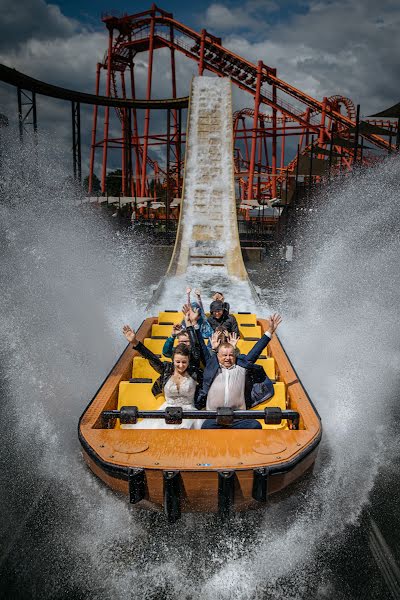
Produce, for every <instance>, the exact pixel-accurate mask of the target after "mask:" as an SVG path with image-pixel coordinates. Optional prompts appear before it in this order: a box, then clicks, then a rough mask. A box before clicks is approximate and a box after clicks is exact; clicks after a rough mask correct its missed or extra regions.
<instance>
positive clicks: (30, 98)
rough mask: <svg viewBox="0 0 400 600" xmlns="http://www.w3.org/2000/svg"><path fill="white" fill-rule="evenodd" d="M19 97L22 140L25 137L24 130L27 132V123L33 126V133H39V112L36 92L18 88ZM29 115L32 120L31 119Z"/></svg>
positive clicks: (19, 120)
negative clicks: (37, 110)
mask: <svg viewBox="0 0 400 600" xmlns="http://www.w3.org/2000/svg"><path fill="white" fill-rule="evenodd" d="M17 98H18V124H19V137H20V140H21V142H22V141H23V139H24V132H25V133H27V132H28V130H27V129H26V126H27V125H30V126H32V128H33V133H34V134H36V133H37V112H36V93H35V92H34V91H32V92H29V91H27V90H23V89H21V88H20V87H18V88H17ZM29 117H30V118H31V120H29Z"/></svg>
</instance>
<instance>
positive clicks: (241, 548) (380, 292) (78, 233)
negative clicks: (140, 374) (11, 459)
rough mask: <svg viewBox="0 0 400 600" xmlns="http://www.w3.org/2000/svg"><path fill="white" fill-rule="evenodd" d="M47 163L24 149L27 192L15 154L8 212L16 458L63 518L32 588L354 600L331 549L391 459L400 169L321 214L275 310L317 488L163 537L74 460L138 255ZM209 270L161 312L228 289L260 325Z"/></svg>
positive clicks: (14, 152) (134, 309) (0, 210)
mask: <svg viewBox="0 0 400 600" xmlns="http://www.w3.org/2000/svg"><path fill="white" fill-rule="evenodd" d="M38 152H39V153H40V160H39V164H40V165H41V167H40V169H37V170H36V171H35V172H34V171H33V169H34V164H35V159H34V153H33V152H32V149H27V148H26V149H25V151H24V152H23V156H22V159H23V161H24V164H25V167H26V166H28V167H29V168H25V176H24V177H23V178H20V177H19V168H18V167H19V164H20V163H19V161H20V158H19V153H20V151H19V149H18V147H15V146H14V145H13V144H12V143H11V141H10V143H9V146H8V151H7V153H6V154H5V155H4V154H3V157H2V161H3V162H2V170H3V174H4V178H3V184H2V190H1V191H2V204H1V206H0V227H1V229H2V234H3V235H2V250H3V260H2V262H1V265H0V269H1V275H2V282H3V285H2V291H1V296H2V297H1V302H2V307H3V310H2V314H1V321H0V323H1V329H2V336H1V350H0V351H1V355H2V357H3V358H4V363H3V364H4V367H3V379H2V381H3V384H4V386H5V388H6V391H7V396H8V398H9V400H8V405H7V406H8V407H9V408H10V410H12V414H13V415H15V418H14V419H13V420H12V423H11V424H10V426H11V427H13V428H14V435H13V437H12V439H11V442H10V443H11V446H10V449H9V450H10V452H11V453H15V452H17V451H18V452H19V450H20V449H21V448H23V449H24V450H25V451H26V452H29V453H30V455H31V458H32V457H33V458H32V463H31V466H32V468H35V469H36V470H37V471H36V473H37V477H38V479H39V481H40V486H39V488H40V489H39V488H38V489H37V494H44V495H45V496H46V497H47V498H51V499H52V502H53V503H55V506H56V510H54V511H52V512H51V513H50V511H49V512H48V515H47V517H48V521H45V522H46V523H47V525H46V527H44V526H43V527H42V531H41V535H42V542H40V543H39V542H36V545H35V544H34V543H32V548H30V549H29V548H28V546H29V531H31V529H32V527H33V526H32V525H31V526H30V528H29V529H27V528H25V529H24V532H23V536H22V537H23V538H24V544H25V546H24V545H22V554H21V556H19V555H18V554H17V555H16V559H15V560H19V561H21V560H22V561H24V560H25V561H28V559H29V561H31V562H30V563H29V564H30V565H31V566H29V564H28V562H27V563H26V571H27V572H28V574H29V575H27V574H26V573H25V577H28V576H29V577H31V578H32V582H34V581H35V585H36V584H37V580H38V579H39V582H40V583H39V585H40V593H41V597H43V598H46V597H54V596H55V595H57V592H58V595H59V596H60V590H61V591H62V592H65V591H71V590H72V592H74V591H75V592H76V593H78V592H80V593H83V595H84V596H85V597H87V598H102V599H105V598H110V599H111V598H124V599H125V598H127V599H128V598H147V599H156V598H162V597H164V598H171V599H175V598H186V599H192V598H193V599H195V598H196V599H197V598H199V599H200V598H202V599H211V598H215V597H221V598H232V597H235V598H239V599H245V598H249V599H250V598H282V599H284V598H285V599H286V598H306V597H322V598H323V597H336V598H339V599H340V598H345V597H346V595H345V594H346V590H345V585H344V584H343V582H342V583H341V584H340V586H338V585H336V583H335V582H334V581H332V579H331V577H330V571H329V566H328V565H327V564H326V563H325V562H324V552H325V551H326V548H327V547H329V548H333V546H334V545H335V544H340V543H341V541H342V536H343V535H344V534H345V533H346V529H347V528H348V526H349V525H350V524H354V523H356V522H357V519H358V518H359V515H360V513H361V511H362V509H363V507H364V506H365V505H366V503H367V502H368V497H369V494H370V492H371V490H372V489H373V485H374V479H375V477H376V474H377V472H378V470H379V467H380V465H381V464H382V463H383V461H384V460H386V459H387V457H388V454H389V453H390V452H392V451H393V450H394V449H393V447H392V446H391V445H390V444H388V442H387V437H386V435H385V431H386V430H387V427H389V426H390V416H391V408H392V407H391V402H392V398H393V392H394V389H395V386H396V385H397V382H398V378H399V368H398V364H399V350H398V348H399V337H400V336H399V314H398V309H397V306H398V302H399V289H400V286H399V283H400V282H399V269H398V262H399V230H398V225H397V223H398V206H399V203H398V195H399V192H398V189H399V188H398V180H399V176H398V172H399V164H398V160H397V159H393V160H390V161H388V162H387V163H386V165H385V167H384V168H381V169H380V170H376V171H370V172H368V173H366V174H364V175H362V176H360V177H359V178H356V179H354V180H352V181H351V182H348V183H346V184H344V185H343V186H339V187H338V188H337V189H333V190H332V191H331V192H330V193H329V194H327V195H326V197H325V198H323V199H322V201H321V210H320V211H318V212H317V213H316V216H315V219H314V220H313V222H312V223H310V225H309V227H308V228H307V229H306V231H305V232H304V233H303V237H302V238H301V247H302V256H301V258H300V259H299V265H300V264H301V265H302V268H301V270H300V273H301V276H299V279H298V281H297V282H296V284H295V285H293V286H291V289H290V293H289V292H288V295H287V296H286V302H285V303H281V306H279V307H273V308H280V310H281V311H282V313H283V315H284V318H285V323H284V325H283V326H282V331H281V337H282V339H283V341H284V343H285V346H286V348H287V350H288V351H289V353H290V357H291V358H292V360H293V362H294V363H295V366H296V367H297V368H298V370H299V372H300V374H301V377H302V379H303V380H304V382H305V383H306V386H307V387H308V391H309V393H310V395H311V396H312V398H313V399H314V401H315V403H316V404H317V407H318V409H319V411H320V413H321V415H322V418H323V422H324V440H323V444H322V448H321V457H320V460H319V464H318V467H317V469H316V472H315V474H314V475H313V477H311V478H309V479H308V480H307V481H305V482H303V483H302V484H300V485H298V486H297V487H296V488H295V489H294V490H292V492H291V493H290V494H288V495H286V496H284V497H283V498H281V499H280V501H279V503H275V502H274V501H271V503H270V505H269V506H268V507H267V509H266V510H265V511H264V512H262V511H261V512H257V513H254V514H244V515H237V516H235V517H234V519H233V521H232V522H231V523H230V524H229V525H228V526H222V525H221V524H219V523H218V522H217V521H215V519H214V518H213V517H212V516H209V515H184V517H183V518H182V520H181V521H180V522H179V523H178V524H176V525H174V526H170V525H167V524H166V523H165V522H164V520H163V517H162V515H158V514H154V515H153V514H151V513H146V512H142V511H140V510H138V509H136V508H134V507H130V506H128V505H127V502H126V499H125V498H120V497H119V496H117V495H115V494H113V493H112V492H111V491H110V490H108V489H107V488H105V487H104V486H103V485H102V484H100V483H99V482H98V481H97V480H96V479H95V477H94V476H93V475H92V474H91V473H89V472H88V471H87V469H86V468H85V467H84V465H83V462H82V459H81V457H80V456H79V453H78V451H77V447H78V441H77V437H76V425H77V419H78V417H79V414H80V412H81V410H82V409H83V407H84V406H85V404H86V402H87V400H88V399H89V398H90V396H91V395H92V394H93V393H94V391H95V389H96V386H97V384H98V383H100V381H101V380H102V379H103V378H104V376H105V374H106V372H107V371H108V370H109V368H110V367H111V366H112V364H113V362H114V360H115V358H116V356H117V355H118V353H119V351H120V350H121V349H122V347H123V345H124V344H123V341H122V339H121V338H120V334H119V328H120V324H121V323H122V322H124V321H125V320H129V321H130V322H132V319H134V322H133V324H135V321H136V323H138V322H139V321H140V317H141V316H142V315H143V314H144V308H143V307H144V304H145V303H146V301H147V300H148V290H147V288H146V286H145V284H144V280H143V273H142V271H143V270H146V269H148V265H147V264H146V256H145V255H144V253H143V250H142V248H141V245H140V244H135V241H134V239H135V238H134V237H132V236H126V237H125V236H121V235H120V236H117V235H116V234H115V232H113V231H112V230H111V229H109V228H108V227H107V226H105V225H104V223H103V222H102V221H101V219H97V218H96V217H95V216H94V214H93V212H90V214H88V215H85V214H84V213H82V212H79V213H77V212H76V208H73V204H74V202H75V201H76V199H77V196H76V193H75V192H74V191H73V189H72V188H71V186H70V185H69V184H65V185H63V184H62V182H63V181H64V180H65V172H64V171H63V169H62V168H61V167H60V166H59V162H60V161H59V157H58V156H57V154H56V153H54V148H52V146H51V145H50V144H49V143H45V141H44V140H43V138H42V141H41V144H40V147H39V149H38ZM54 154H55V156H53V155H54ZM33 172H34V176H32V177H30V176H29V173H33ZM322 206H323V208H322ZM299 245H300V244H299ZM141 269H142V271H141ZM203 273H204V276H203V275H201V276H200V280H199V271H198V270H197V269H196V270H195V271H193V272H190V273H188V274H187V276H185V277H184V278H183V277H182V280H178V279H175V280H170V281H169V282H168V284H167V288H166V290H165V296H164V298H163V300H162V302H163V304H164V306H162V307H163V308H172V307H173V306H176V303H177V300H178V298H179V297H180V298H182V292H183V289H184V287H185V286H186V285H187V284H190V285H192V286H193V287H197V286H199V287H202V288H203V289H204V296H205V297H207V293H208V292H209V291H211V290H212V289H213V288H215V287H216V288H217V289H218V288H222V289H223V291H224V292H225V293H226V297H227V299H228V301H230V302H231V305H232V309H233V310H238V309H249V310H253V307H254V309H257V310H258V311H265V312H267V309H266V308H264V307H257V306H254V304H252V302H253V301H252V300H251V298H252V296H251V291H250V290H249V288H246V285H245V284H241V285H239V284H238V282H237V281H230V280H228V279H227V280H224V281H222V282H221V280H218V276H217V273H216V272H215V271H213V269H212V268H210V269H209V270H208V271H204V272H203ZM132 299H133V300H132ZM166 303H167V304H168V306H165V304H166ZM135 317H136V319H135ZM27 399H29V400H27ZM18 455H19V454H18ZM60 492H62V493H60ZM3 493H4V492H3ZM30 500H31V499H30ZM27 504H28V503H27ZM30 504H31V502H29V505H30ZM24 510H25V511H26V512H27V511H28V507H25V509H24ZM23 512H24V511H22V512H21V514H20V515H19V517H20V519H22V517H23ZM42 519H45V516H42ZM4 527H5V526H4ZM10 529H12V527H9V528H8V529H7V530H6V534H7V536H8V537H11V538H12V535H11V533H10ZM18 544H20V541H18ZM18 544H14V552H17V550H16V548H17V546H18ZM33 556H34V557H35V560H36V561H38V562H37V571H34V572H33V569H34V567H32V564H36V563H33V562H32V561H33V558H32V557H33ZM10 560H11V559H10ZM66 560H68V565H69V568H68V570H65V568H64V567H65V561H66ZM29 569H32V571H31V572H30V571H29ZM40 573H42V576H41V575H40ZM316 574H318V583H314V582H315V581H316ZM35 578H36V579H35ZM27 585H28V586H29V583H28V584H27ZM32 585H33V583H32ZM72 592H71V593H72Z"/></svg>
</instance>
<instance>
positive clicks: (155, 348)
mask: <svg viewBox="0 0 400 600" xmlns="http://www.w3.org/2000/svg"><path fill="white" fill-rule="evenodd" d="M143 344H144V345H145V346H146V348H148V349H149V350H151V351H152V352H153V353H154V354H160V355H161V354H162V349H163V347H164V344H165V339H161V340H153V338H144V341H143Z"/></svg>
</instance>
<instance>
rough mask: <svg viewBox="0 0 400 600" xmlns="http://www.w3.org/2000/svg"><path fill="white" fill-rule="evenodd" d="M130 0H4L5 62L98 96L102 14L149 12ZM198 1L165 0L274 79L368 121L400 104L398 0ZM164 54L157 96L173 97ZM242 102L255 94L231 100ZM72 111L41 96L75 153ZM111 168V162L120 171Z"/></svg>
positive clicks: (45, 113)
mask: <svg viewBox="0 0 400 600" xmlns="http://www.w3.org/2000/svg"><path fill="white" fill-rule="evenodd" d="M150 4H151V3H150V2H145V1H142V0H133V1H131V2H129V1H124V0H113V1H112V2H110V0H96V1H94V0H80V1H78V0H59V1H53V2H51V3H50V2H46V1H45V0H0V28H1V31H0V62H1V63H4V64H6V65H8V66H10V67H15V68H16V69H18V70H20V71H22V72H24V73H27V74H29V75H31V76H33V77H36V78H38V79H42V80H45V81H47V82H49V83H54V84H56V85H62V86H65V87H69V88H73V89H77V90H82V91H87V92H94V85H95V71H96V63H97V62H98V61H99V60H101V59H102V57H103V55H104V52H105V50H106V48H107V35H106V30H105V27H104V25H103V23H102V22H101V14H102V13H103V12H107V11H109V10H110V8H111V9H112V11H116V12H117V13H128V14H133V13H136V12H141V11H143V10H147V9H149V8H150ZM191 6H193V3H189V2H182V1H179V2H178V1H176V0H166V1H165V3H163V4H161V8H163V9H164V10H167V11H170V12H173V14H174V17H175V18H176V19H178V20H180V21H181V22H183V23H184V24H186V25H188V26H190V27H192V28H193V29H195V30H197V31H199V30H200V29H201V28H203V27H205V28H207V30H208V31H210V32H211V33H213V34H215V35H218V36H221V37H222V40H223V44H224V45H225V46H227V47H228V48H230V49H231V50H234V51H235V52H236V53H237V54H239V55H242V56H243V57H245V58H247V59H250V60H251V61H254V62H256V61H257V60H258V59H262V60H263V62H264V63H265V64H267V65H269V66H272V67H276V68H277V71H278V76H279V77H280V78H282V79H284V80H286V81H288V82H289V83H291V84H293V85H295V86H296V87H298V88H300V89H301V90H303V91H305V92H307V93H308V94H310V95H312V96H314V97H316V98H317V99H322V97H323V96H331V95H334V94H341V95H344V96H347V97H350V98H351V99H352V100H353V101H354V103H355V104H357V103H360V104H361V112H362V114H364V115H368V114H371V113H373V112H377V111H379V110H382V109H383V108H387V107H388V106H391V105H392V104H395V103H397V102H398V101H399V100H400V98H399V96H400V93H399V91H398V81H399V79H400V61H399V60H398V58H399V56H400V38H399V35H398V31H399V25H400V3H399V0H381V1H380V2H376V1H375V0H320V1H318V0H297V1H292V0H276V1H275V0H248V1H245V0H244V1H243V2H238V1H236V0H233V1H220V2H209V1H207V0H197V2H196V3H195V4H194V6H195V8H194V9H192V8H191ZM138 58H139V60H138V65H137V67H138V92H137V95H138V97H139V96H140V95H141V94H143V95H144V82H145V80H144V75H145V70H146V69H145V67H146V64H145V63H146V56H145V55H143V56H142V57H138ZM163 64H164V59H163V56H162V55H160V57H159V59H158V63H157V65H156V75H155V77H154V95H155V97H168V96H170V95H171V94H170V84H169V81H168V77H167V74H166V73H167V69H164V68H163ZM195 68H196V65H195V63H194V62H193V61H190V60H189V59H186V58H184V57H183V56H182V57H180V58H179V62H178V75H179V86H178V94H179V95H186V94H187V93H188V85H189V82H190V78H191V75H192V73H194V72H195ZM235 100H236V103H237V106H236V107H235V108H241V107H242V106H245V105H247V106H251V102H250V98H249V99H246V97H244V96H243V95H241V94H236V95H235ZM69 111H70V107H69V106H68V105H66V104H64V103H63V102H61V101H54V100H48V99H45V98H43V97H39V103H38V118H39V127H40V128H41V129H42V130H43V131H46V132H49V133H50V134H51V135H56V136H57V137H58V139H59V140H60V144H61V145H64V146H65V148H66V149H68V148H69V147H70V144H71V141H70V135H71V134H70V112H69ZM0 112H3V113H6V114H7V115H8V117H9V118H10V120H13V119H15V116H16V92H15V90H14V89H13V88H10V86H7V85H6V84H0ZM90 116H91V109H85V110H84V114H83V124H84V128H85V134H84V139H83V142H84V144H85V148H84V156H83V163H84V167H83V170H84V174H85V171H87V158H88V149H87V148H86V145H87V143H88V140H89V135H90V127H91V118H90ZM114 166H115V165H114Z"/></svg>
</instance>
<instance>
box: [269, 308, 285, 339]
mask: <svg viewBox="0 0 400 600" xmlns="http://www.w3.org/2000/svg"><path fill="white" fill-rule="evenodd" d="M281 323H282V317H281V315H280V314H279V313H274V314H273V315H271V316H270V317H269V329H268V331H269V333H270V334H271V335H272V334H273V333H274V332H275V330H276V329H277V328H278V326H279V325H280V324H281Z"/></svg>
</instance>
